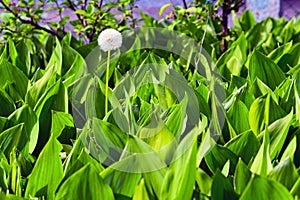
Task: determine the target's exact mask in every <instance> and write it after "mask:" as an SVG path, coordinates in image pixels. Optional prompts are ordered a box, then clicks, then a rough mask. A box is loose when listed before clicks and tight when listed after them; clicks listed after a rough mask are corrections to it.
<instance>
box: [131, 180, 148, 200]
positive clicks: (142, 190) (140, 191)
mask: <svg viewBox="0 0 300 200" xmlns="http://www.w3.org/2000/svg"><path fill="white" fill-rule="evenodd" d="M132 199H133V200H140V199H143V200H150V197H149V195H148V193H147V189H146V187H145V181H144V179H141V181H140V183H139V185H138V186H137V187H136V188H135V191H134V195H133V198H132Z"/></svg>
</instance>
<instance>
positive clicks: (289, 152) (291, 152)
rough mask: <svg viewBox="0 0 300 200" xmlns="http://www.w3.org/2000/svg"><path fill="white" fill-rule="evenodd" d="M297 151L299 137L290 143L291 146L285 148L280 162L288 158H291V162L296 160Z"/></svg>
mask: <svg viewBox="0 0 300 200" xmlns="http://www.w3.org/2000/svg"><path fill="white" fill-rule="evenodd" d="M296 149H297V137H296V136H295V137H294V138H293V139H292V140H291V141H290V142H289V145H288V146H287V147H286V148H285V150H284V152H283V154H282V156H281V159H280V161H283V160H284V159H286V158H287V157H290V158H291V160H294V155H295V151H296Z"/></svg>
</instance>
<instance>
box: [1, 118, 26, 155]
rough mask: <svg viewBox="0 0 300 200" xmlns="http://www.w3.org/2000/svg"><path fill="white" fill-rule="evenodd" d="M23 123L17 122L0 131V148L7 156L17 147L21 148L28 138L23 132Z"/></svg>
mask: <svg viewBox="0 0 300 200" xmlns="http://www.w3.org/2000/svg"><path fill="white" fill-rule="evenodd" d="M23 129H24V124H23V123H22V124H18V125H16V126H13V127H11V128H9V129H6V130H5V131H3V132H2V133H0V150H1V151H2V152H3V153H4V154H5V156H6V157H7V158H9V157H10V153H11V152H12V150H13V149H14V148H16V147H17V149H18V150H19V151H21V150H23V148H24V147H25V145H26V143H27V142H28V140H29V138H27V135H25V136H24V134H23Z"/></svg>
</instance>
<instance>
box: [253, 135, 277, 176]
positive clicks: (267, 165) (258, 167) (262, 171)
mask: <svg viewBox="0 0 300 200" xmlns="http://www.w3.org/2000/svg"><path fill="white" fill-rule="evenodd" d="M268 137H269V136H268V135H267V134H265V135H264V139H263V143H262V145H261V146H260V149H259V151H258V153H257V154H256V157H255V158H254V160H253V163H252V165H251V168H250V170H251V172H252V173H255V174H258V175H261V176H264V177H265V176H267V174H268V173H269V172H270V171H271V170H272V169H273V166H272V163H271V158H270V153H269V151H270V144H269V138H268Z"/></svg>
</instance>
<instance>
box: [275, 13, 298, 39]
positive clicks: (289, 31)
mask: <svg viewBox="0 0 300 200" xmlns="http://www.w3.org/2000/svg"><path fill="white" fill-rule="evenodd" d="M294 24H295V18H294V17H293V18H292V19H290V20H289V21H288V23H287V24H286V25H285V26H284V28H283V29H282V30H281V32H280V35H279V37H278V38H277V39H278V40H279V42H281V43H284V44H286V43H287V42H288V41H290V40H291V39H292V37H293V32H294Z"/></svg>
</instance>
